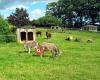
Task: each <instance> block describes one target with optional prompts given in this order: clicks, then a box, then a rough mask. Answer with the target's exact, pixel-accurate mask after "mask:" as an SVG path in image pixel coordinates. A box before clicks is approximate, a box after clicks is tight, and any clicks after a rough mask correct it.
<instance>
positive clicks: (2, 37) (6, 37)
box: [0, 35, 16, 43]
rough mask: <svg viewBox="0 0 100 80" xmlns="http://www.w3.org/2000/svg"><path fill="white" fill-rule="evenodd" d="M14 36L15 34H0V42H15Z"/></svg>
mask: <svg viewBox="0 0 100 80" xmlns="http://www.w3.org/2000/svg"><path fill="white" fill-rule="evenodd" d="M15 41H16V36H15V35H0V42H6V43H9V42H15Z"/></svg>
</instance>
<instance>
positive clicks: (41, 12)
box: [30, 9, 46, 20]
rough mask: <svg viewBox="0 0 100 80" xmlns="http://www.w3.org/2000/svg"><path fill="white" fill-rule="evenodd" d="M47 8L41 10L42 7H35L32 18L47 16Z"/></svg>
mask: <svg viewBox="0 0 100 80" xmlns="http://www.w3.org/2000/svg"><path fill="white" fill-rule="evenodd" d="M45 12H46V11H45V10H41V9H35V10H33V11H32V12H31V15H30V20H32V19H38V18H40V17H43V16H45Z"/></svg>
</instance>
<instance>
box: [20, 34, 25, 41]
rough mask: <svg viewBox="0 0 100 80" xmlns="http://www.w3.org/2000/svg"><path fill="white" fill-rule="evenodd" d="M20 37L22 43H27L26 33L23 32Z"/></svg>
mask: <svg viewBox="0 0 100 80" xmlns="http://www.w3.org/2000/svg"><path fill="white" fill-rule="evenodd" d="M20 36H21V41H25V40H26V32H21V33H20Z"/></svg>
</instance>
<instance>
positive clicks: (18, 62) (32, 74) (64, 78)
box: [0, 29, 100, 80]
mask: <svg viewBox="0 0 100 80" xmlns="http://www.w3.org/2000/svg"><path fill="white" fill-rule="evenodd" d="M38 30H41V31H42V32H43V35H42V37H38V38H37V41H38V42H39V43H42V42H43V41H47V42H53V43H55V44H57V45H58V46H59V48H60V50H61V51H62V54H61V56H60V57H58V58H56V59H52V58H51V57H50V56H51V54H50V52H45V55H44V57H43V58H40V57H39V56H36V54H35V52H34V51H33V52H32V54H31V55H29V54H27V52H24V49H23V45H21V44H17V43H8V44H6V43H0V80H100V33H94V32H81V31H68V30H67V31H66V32H65V33H56V32H54V31H51V32H52V38H51V39H48V40H47V39H45V31H47V30H46V29H38ZM49 31H50V30H49ZM69 35H72V36H73V37H79V38H81V42H74V41H66V40H65V38H66V37H67V36H69ZM90 38H91V39H93V40H94V41H93V43H87V42H86V41H87V39H90Z"/></svg>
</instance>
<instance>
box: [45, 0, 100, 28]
mask: <svg viewBox="0 0 100 80" xmlns="http://www.w3.org/2000/svg"><path fill="white" fill-rule="evenodd" d="M46 14H47V15H48V14H50V15H53V16H55V17H57V18H61V19H62V21H63V24H64V25H63V26H66V25H68V26H69V27H73V25H74V24H78V25H80V26H82V25H84V24H85V23H86V22H89V24H93V25H94V24H95V23H96V22H97V21H98V19H99V18H100V0H59V1H58V2H52V3H49V4H48V5H47V10H46ZM66 23H67V24H66Z"/></svg>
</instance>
